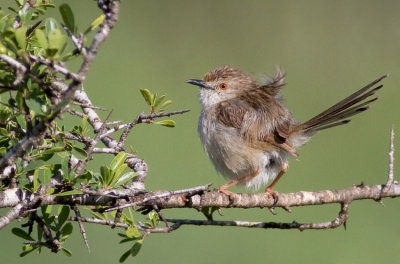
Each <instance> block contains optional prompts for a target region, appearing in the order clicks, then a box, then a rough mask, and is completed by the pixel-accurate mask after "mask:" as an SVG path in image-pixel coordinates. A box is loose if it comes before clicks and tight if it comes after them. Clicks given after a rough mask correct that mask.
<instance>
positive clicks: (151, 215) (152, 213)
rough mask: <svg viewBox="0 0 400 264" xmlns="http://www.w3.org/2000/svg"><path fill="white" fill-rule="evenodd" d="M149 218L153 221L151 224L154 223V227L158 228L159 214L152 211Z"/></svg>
mask: <svg viewBox="0 0 400 264" xmlns="http://www.w3.org/2000/svg"><path fill="white" fill-rule="evenodd" d="M148 217H149V219H150V220H151V223H152V226H153V227H156V226H157V222H158V214H157V212H156V211H154V210H153V211H151V212H150V213H149V214H148Z"/></svg>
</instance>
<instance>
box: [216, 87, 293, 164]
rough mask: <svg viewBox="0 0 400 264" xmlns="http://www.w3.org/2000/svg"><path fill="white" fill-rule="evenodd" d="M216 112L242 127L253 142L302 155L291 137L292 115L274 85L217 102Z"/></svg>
mask: <svg viewBox="0 0 400 264" xmlns="http://www.w3.org/2000/svg"><path fill="white" fill-rule="evenodd" d="M273 93H275V91H273ZM216 113H217V114H216V118H217V120H218V121H219V123H221V124H223V125H225V126H228V127H233V128H236V129H238V131H239V133H240V135H241V137H242V138H243V140H244V141H245V142H246V143H247V144H248V145H249V146H251V147H253V148H256V149H261V150H270V149H272V148H273V147H278V148H280V149H283V150H285V151H287V152H289V153H290V154H291V155H293V156H296V157H297V156H298V154H297V152H296V149H295V148H294V147H293V146H292V144H291V143H290V142H289V140H288V138H289V136H290V128H291V124H292V122H293V118H292V115H291V114H290V112H289V111H288V110H287V109H286V108H285V107H284V106H283V105H282V104H281V102H280V101H279V100H277V99H276V98H275V94H274V95H272V93H271V89H270V87H268V86H261V87H258V88H256V89H252V90H247V91H245V92H243V93H242V94H240V95H239V96H237V97H235V98H233V99H230V100H226V101H223V102H221V103H220V104H219V105H218V106H217V108H216Z"/></svg>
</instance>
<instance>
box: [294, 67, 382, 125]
mask: <svg viewBox="0 0 400 264" xmlns="http://www.w3.org/2000/svg"><path fill="white" fill-rule="evenodd" d="M387 76H388V75H383V76H382V77H380V78H378V79H376V80H375V81H373V82H371V83H369V84H368V85H366V86H364V87H363V88H361V89H360V90H358V91H356V92H355V93H353V94H351V95H350V96H348V97H346V98H345V99H343V100H341V101H340V102H338V103H337V104H335V105H333V106H331V107H330V108H328V109H327V110H325V111H323V112H322V113H320V114H318V115H316V116H315V117H313V118H311V119H310V120H308V121H306V122H304V123H301V124H299V125H297V126H296V127H294V129H293V132H295V131H304V132H312V131H318V130H322V129H326V128H330V127H334V126H339V125H343V124H347V123H348V122H350V120H348V119H347V118H349V117H351V116H353V115H356V114H358V113H361V112H364V111H365V110H367V109H368V108H369V106H368V105H369V104H370V103H372V102H374V101H376V100H377V99H378V97H374V98H372V99H370V100H368V101H364V100H365V99H367V98H368V97H370V96H372V95H374V94H375V92H376V91H378V90H379V89H381V88H382V87H383V85H379V86H377V87H374V86H375V85H376V84H377V83H379V82H380V81H382V80H383V79H384V78H386V77H387ZM371 88H372V89H371ZM344 119H346V120H344Z"/></svg>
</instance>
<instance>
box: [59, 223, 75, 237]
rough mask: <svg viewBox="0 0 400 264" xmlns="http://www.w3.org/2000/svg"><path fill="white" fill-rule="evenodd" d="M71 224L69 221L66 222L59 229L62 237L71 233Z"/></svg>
mask: <svg viewBox="0 0 400 264" xmlns="http://www.w3.org/2000/svg"><path fill="white" fill-rule="evenodd" d="M73 229H74V228H73V226H72V224H71V223H66V224H65V225H64V227H63V228H62V229H61V234H62V237H63V239H66V238H67V237H68V236H69V235H70V234H72V230H73Z"/></svg>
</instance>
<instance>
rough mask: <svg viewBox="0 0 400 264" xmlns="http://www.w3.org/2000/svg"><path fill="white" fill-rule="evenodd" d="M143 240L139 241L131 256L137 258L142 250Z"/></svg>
mask: <svg viewBox="0 0 400 264" xmlns="http://www.w3.org/2000/svg"><path fill="white" fill-rule="evenodd" d="M142 244H143V240H138V241H137V242H136V243H135V244H133V246H132V248H131V256H132V257H134V256H136V255H137V254H138V253H139V251H140V249H141V248H142Z"/></svg>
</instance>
